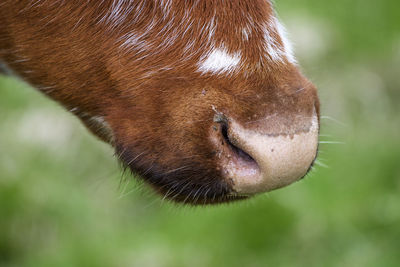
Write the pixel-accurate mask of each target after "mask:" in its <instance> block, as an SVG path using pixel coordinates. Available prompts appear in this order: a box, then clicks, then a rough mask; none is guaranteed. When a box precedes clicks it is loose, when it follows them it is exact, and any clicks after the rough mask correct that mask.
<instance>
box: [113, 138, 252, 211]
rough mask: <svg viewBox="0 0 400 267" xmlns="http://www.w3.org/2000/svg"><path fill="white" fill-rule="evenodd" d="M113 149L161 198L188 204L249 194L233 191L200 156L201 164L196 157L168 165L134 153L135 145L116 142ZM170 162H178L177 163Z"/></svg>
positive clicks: (214, 201) (230, 198)
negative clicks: (117, 143)
mask: <svg viewBox="0 0 400 267" xmlns="http://www.w3.org/2000/svg"><path fill="white" fill-rule="evenodd" d="M116 150H117V155H118V156H119V159H120V160H121V162H122V164H123V165H124V167H126V168H128V169H129V170H130V171H131V172H132V173H133V174H134V175H135V176H137V177H139V178H140V179H142V180H143V181H144V182H145V183H146V184H148V185H150V187H151V188H152V189H153V190H154V191H155V192H157V193H158V194H160V196H161V197H162V199H166V200H170V201H173V202H176V203H182V204H189V205H211V204H219V203H227V202H232V201H237V200H242V199H246V198H248V197H249V196H241V195H238V194H235V193H234V191H233V189H232V184H231V183H230V182H229V180H226V179H224V178H223V177H222V176H221V172H220V170H219V168H218V167H216V166H214V163H212V161H211V160H210V159H208V160H207V158H206V156H205V157H204V159H201V160H203V162H202V163H200V162H199V159H197V161H193V160H192V161H189V160H183V159H178V158H175V159H170V161H171V163H170V164H168V163H167V162H165V161H162V162H160V161H158V160H156V159H154V156H152V155H146V153H144V152H137V148H136V149H135V148H132V147H127V146H123V145H117V146H116ZM174 162H175V163H176V162H179V166H176V164H173V163H174ZM205 162H206V163H205ZM171 165H173V166H174V167H171Z"/></svg>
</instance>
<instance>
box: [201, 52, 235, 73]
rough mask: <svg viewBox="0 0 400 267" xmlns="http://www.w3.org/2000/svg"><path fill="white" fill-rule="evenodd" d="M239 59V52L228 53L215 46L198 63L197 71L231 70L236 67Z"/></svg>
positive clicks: (217, 71) (218, 71)
mask: <svg viewBox="0 0 400 267" xmlns="http://www.w3.org/2000/svg"><path fill="white" fill-rule="evenodd" d="M240 59H241V54H240V52H236V53H234V54H233V55H230V54H229V53H228V52H227V51H226V49H221V48H216V49H214V50H212V51H211V52H210V53H208V54H207V55H206V56H205V57H204V58H203V59H202V60H201V61H200V62H199V64H198V66H199V71H201V72H203V73H205V72H213V73H217V74H219V73H223V72H232V71H234V70H235V68H236V67H238V65H239V63H240Z"/></svg>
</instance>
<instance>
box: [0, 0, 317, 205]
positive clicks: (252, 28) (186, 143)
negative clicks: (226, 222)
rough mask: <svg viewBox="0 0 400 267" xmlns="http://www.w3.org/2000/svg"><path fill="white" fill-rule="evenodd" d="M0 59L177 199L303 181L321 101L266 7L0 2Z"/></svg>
mask: <svg viewBox="0 0 400 267" xmlns="http://www.w3.org/2000/svg"><path fill="white" fill-rule="evenodd" d="M0 65H1V66H3V67H2V69H3V71H4V72H6V73H12V74H13V75H15V76H18V77H20V78H21V79H23V80H24V81H26V82H27V83H29V84H30V85H32V86H33V87H34V88H37V90H39V91H41V92H42V93H44V94H45V95H47V96H48V97H50V98H51V99H53V100H55V101H57V102H59V103H60V104H61V105H62V106H64V107H65V108H66V109H67V110H69V111H70V112H72V113H73V114H75V115H76V116H77V117H78V118H79V119H80V120H81V121H82V122H83V124H84V125H85V126H87V128H88V129H89V130H90V131H91V132H92V133H93V134H94V135H96V136H97V137H99V138H100V139H101V140H103V141H105V142H107V143H109V144H110V145H112V146H113V147H114V148H115V151H116V155H117V156H118V158H119V159H120V161H121V162H122V163H123V164H124V166H126V167H127V168H128V169H130V170H131V171H132V172H133V173H134V174H136V175H137V176H138V177H140V179H142V180H144V181H145V182H146V183H147V184H148V185H150V186H151V187H152V188H153V189H154V190H155V191H156V192H158V193H160V194H161V195H163V196H164V197H165V198H167V199H170V200H173V201H176V202H178V203H188V204H191V205H207V204H217V203H226V202H231V201H234V200H241V199H246V198H249V197H251V196H254V195H256V194H259V193H263V192H268V191H271V190H274V189H278V188H281V187H284V186H287V185H289V184H291V183H293V182H295V181H298V180H300V179H301V178H303V177H304V176H305V175H306V174H307V172H308V171H309V170H310V168H311V166H312V165H313V163H314V161H315V158H316V156H317V151H318V138H319V128H320V121H319V118H320V115H319V114H320V105H319V100H318V95H317V89H316V87H315V86H314V85H313V84H312V83H311V82H310V81H309V80H308V79H307V78H306V77H305V76H304V75H303V74H302V73H301V71H300V69H299V65H298V63H297V62H296V59H295V57H294V55H293V52H292V48H291V44H290V42H289V41H288V39H287V37H286V32H285V28H284V27H283V26H282V24H281V23H280V21H279V19H278V16H277V14H276V12H275V10H274V6H273V3H271V1H269V0H229V1H228V0H76V1H64V0H18V1H15V0H2V2H1V3H0Z"/></svg>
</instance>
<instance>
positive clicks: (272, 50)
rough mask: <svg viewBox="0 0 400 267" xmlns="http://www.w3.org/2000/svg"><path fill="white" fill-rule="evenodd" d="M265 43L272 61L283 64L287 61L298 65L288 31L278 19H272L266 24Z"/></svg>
mask: <svg viewBox="0 0 400 267" xmlns="http://www.w3.org/2000/svg"><path fill="white" fill-rule="evenodd" d="M276 36H277V37H276ZM264 41H265V44H264V46H265V50H266V52H267V54H268V55H269V57H270V58H271V59H272V61H275V62H283V61H284V60H285V59H286V60H287V61H289V62H290V63H296V59H295V58H294V55H293V48H292V45H291V43H290V41H289V40H288V38H287V34H286V30H285V28H284V27H283V25H282V24H281V23H280V22H279V21H278V19H277V18H276V17H272V18H271V19H270V21H269V22H268V23H266V24H265V26H264ZM280 42H282V44H281V43H280Z"/></svg>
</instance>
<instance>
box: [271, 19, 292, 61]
mask: <svg viewBox="0 0 400 267" xmlns="http://www.w3.org/2000/svg"><path fill="white" fill-rule="evenodd" d="M275 24H276V27H277V30H278V34H279V36H280V37H281V40H282V43H283V49H284V51H285V54H286V58H287V59H288V61H289V62H290V63H293V64H295V63H297V61H296V58H295V57H294V52H293V45H292V43H291V42H290V40H289V38H288V37H287V36H288V34H287V31H286V29H285V27H284V26H283V25H282V24H281V23H280V22H279V20H278V19H277V18H275Z"/></svg>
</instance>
